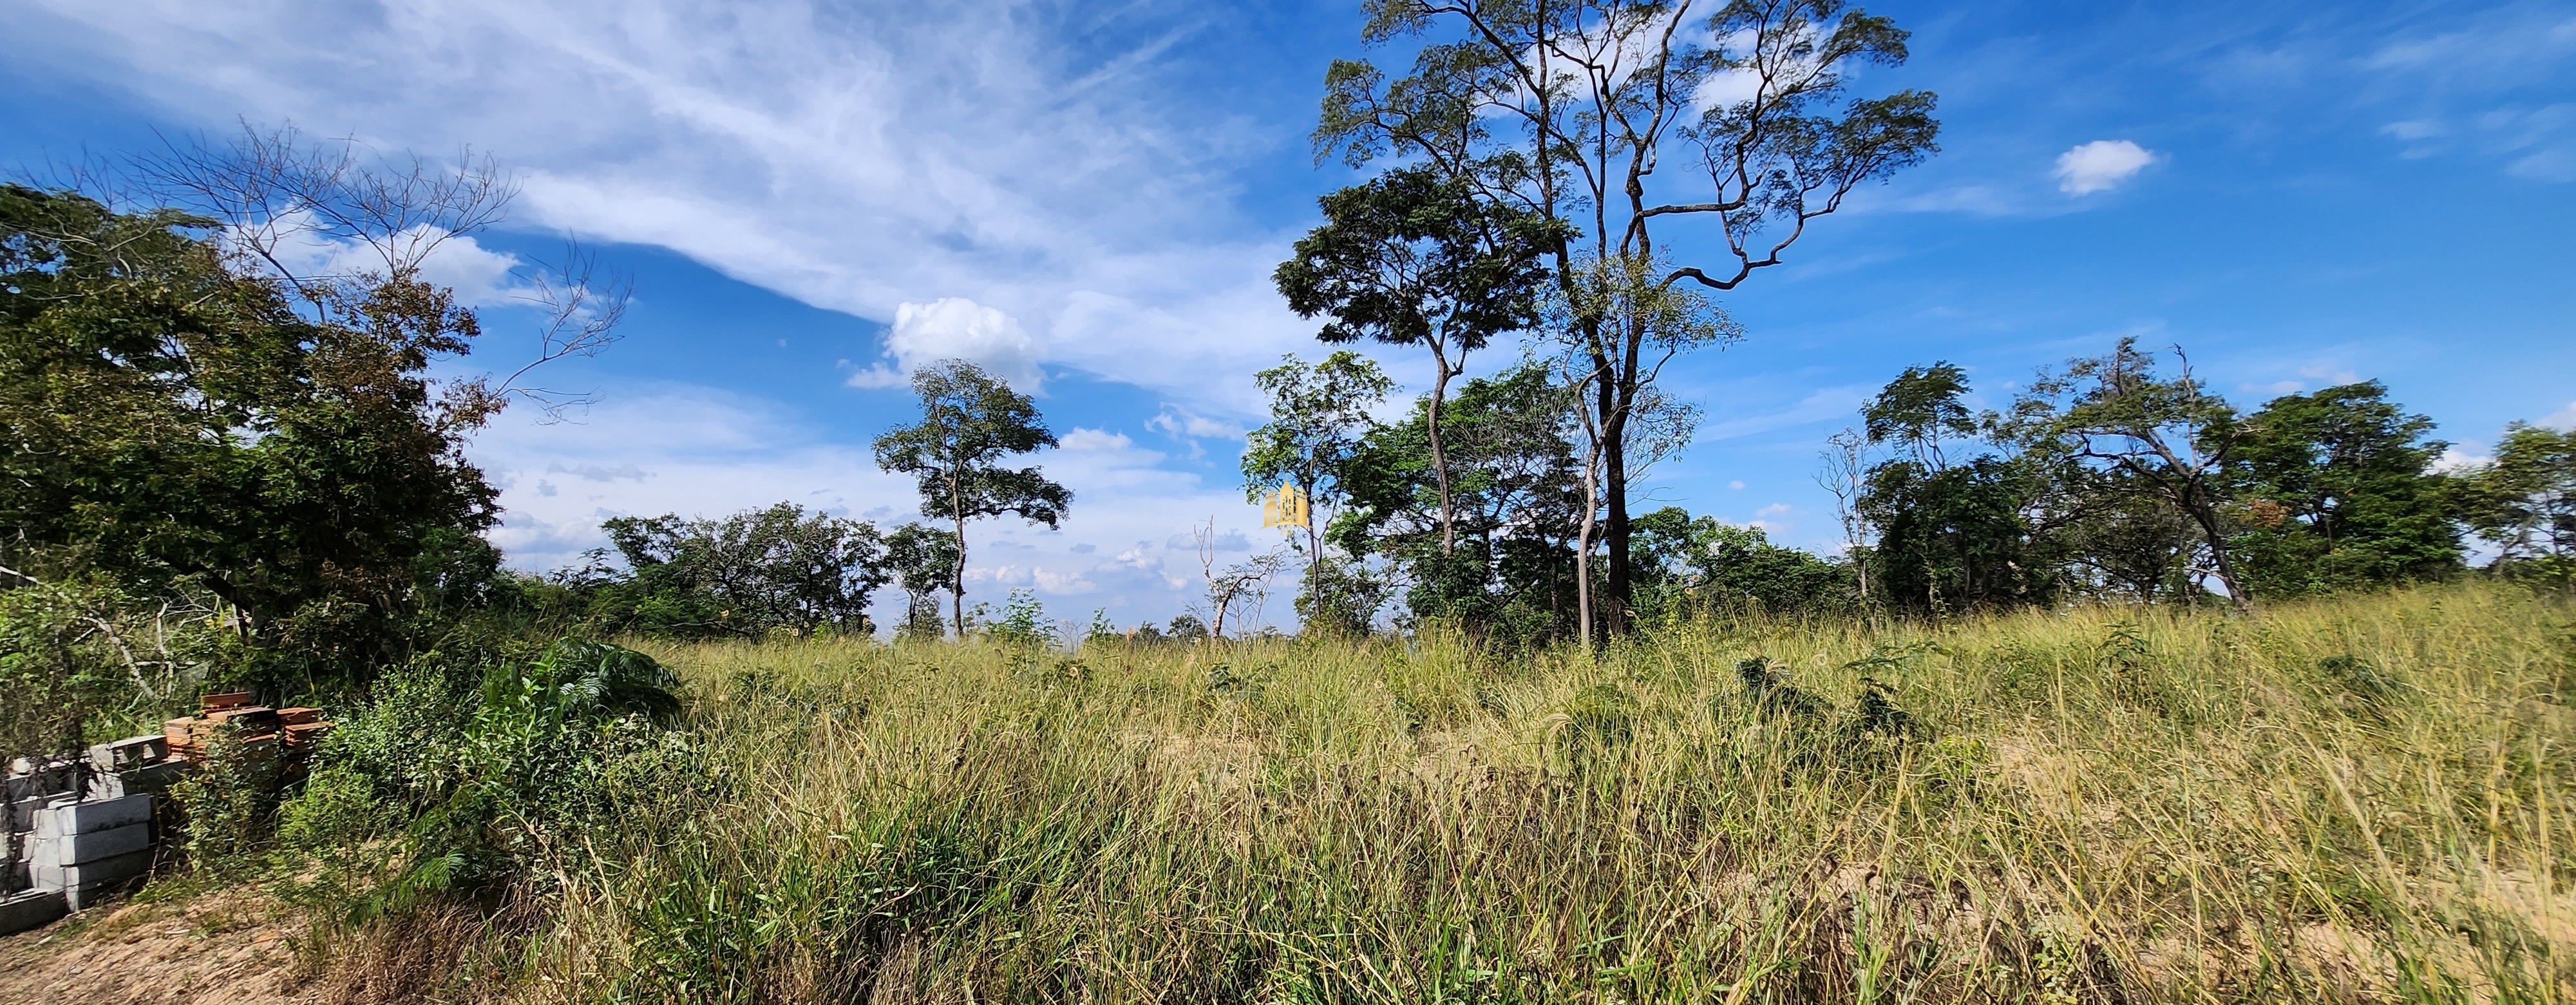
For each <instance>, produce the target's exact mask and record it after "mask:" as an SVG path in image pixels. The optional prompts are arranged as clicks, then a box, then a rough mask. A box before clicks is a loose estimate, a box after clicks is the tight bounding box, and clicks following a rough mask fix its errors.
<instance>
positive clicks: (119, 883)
mask: <svg viewBox="0 0 2576 1005" xmlns="http://www.w3.org/2000/svg"><path fill="white" fill-rule="evenodd" d="M142 885H143V876H142V875H141V874H140V873H138V874H136V875H132V876H127V877H125V878H122V879H109V880H101V881H99V882H96V883H91V884H88V885H86V886H74V887H67V888H65V889H64V890H63V906H65V907H68V908H71V909H72V910H75V911H86V910H89V909H90V908H93V907H97V906H99V905H101V904H105V903H107V902H108V901H109V900H111V899H114V898H116V897H121V896H124V895H125V894H126V893H128V892H131V891H132V890H134V889H135V888H136V887H140V886H142Z"/></svg>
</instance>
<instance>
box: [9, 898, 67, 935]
mask: <svg viewBox="0 0 2576 1005" xmlns="http://www.w3.org/2000/svg"><path fill="white" fill-rule="evenodd" d="M70 909H71V904H70V898H67V897H65V896H63V892H62V891H60V890H29V891H27V892H25V893H13V894H10V895H8V896H6V897H0V935H11V934H15V933H18V932H23V931H26V930H28V929H30V928H34V927H36V926H38V925H43V924H49V923H51V922H52V921H53V920H54V919H56V918H59V917H62V916H63V913H64V912H65V911H68V910H70Z"/></svg>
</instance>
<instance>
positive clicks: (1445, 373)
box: [1423, 341, 1466, 558]
mask: <svg viewBox="0 0 2576 1005" xmlns="http://www.w3.org/2000/svg"><path fill="white" fill-rule="evenodd" d="M1461 355H1462V357H1463V355H1464V354H1461ZM1431 367H1432V370H1431V372H1432V378H1431V408H1430V410H1429V411H1428V412H1426V413H1424V416H1423V428H1424V429H1425V430H1426V431H1428V432H1429V433H1430V434H1431V475H1432V477H1433V478H1434V479H1435V480H1437V481H1438V482H1439V483H1440V556H1441V557H1442V558H1447V557H1449V556H1451V555H1454V554H1457V551H1458V529H1457V504H1456V503H1455V502H1454V501H1453V500H1452V499H1451V498H1450V495H1449V455H1448V454H1447V453H1446V452H1444V451H1442V450H1441V449H1440V405H1441V403H1442V402H1444V401H1447V400H1448V398H1449V378H1450V377H1452V376H1454V375H1456V374H1457V373H1458V372H1459V370H1464V369H1466V360H1465V359H1464V358H1461V359H1460V360H1459V366H1458V370H1452V369H1450V368H1449V354H1448V353H1447V352H1444V351H1442V350H1441V348H1440V343H1438V342H1436V341H1435V342H1432V343H1431Z"/></svg>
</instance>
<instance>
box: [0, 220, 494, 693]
mask: <svg viewBox="0 0 2576 1005" xmlns="http://www.w3.org/2000/svg"><path fill="white" fill-rule="evenodd" d="M213 222H214V221H212V220H210V219H208V218H204V217H195V216H189V215H185V214H180V213H175V212H169V211H156V212H150V213H136V214H122V213H116V212H113V211H110V210H109V209H107V208H106V207H105V206H103V205H102V204H100V203H98V202H96V201H94V200H91V199H88V198H84V197H82V196H79V195H74V194H69V193H48V192H40V191H36V190H33V189H28V188H24V187H19V186H8V187H5V188H0V430H5V432H6V435H7V441H8V443H7V447H6V448H5V452H0V475H5V477H0V521H5V524H6V527H7V533H6V541H5V543H0V552H5V553H6V556H7V561H6V564H8V565H10V566H11V567H13V568H15V569H17V570H18V571H19V572H21V573H24V574H26V575H28V576H31V577H35V578H42V579H48V580H52V579H62V578H67V577H72V576H78V575H81V574H84V573H88V572H93V571H95V572H97V573H101V574H104V575H107V576H111V577H113V578H114V579H116V580H117V581H118V582H119V583H120V584H121V585H123V586H124V587H126V588H127V589H130V590H132V591H133V592H135V593H137V594H139V595H147V596H169V595H172V594H173V593H174V592H176V591H184V590H198V589H202V590H204V591H207V592H209V593H211V594H213V595H214V596H215V597H216V598H219V599H220V600H221V602H222V603H223V604H224V605H225V607H226V608H227V611H228V616H229V619H230V621H231V623H232V624H234V625H236V626H237V627H238V629H239V631H240V633H241V636H242V638H243V640H244V641H245V642H246V643H247V644H248V647H249V649H248V651H249V653H250V654H251V655H252V656H253V657H254V659H253V660H252V662H253V663H254V664H256V665H257V666H255V667H254V668H253V669H252V670H250V671H249V672H252V673H255V674H261V675H267V676H268V677H269V678H270V679H272V680H273V679H277V676H276V675H280V674H286V675H293V674H299V673H300V674H312V673H326V672H341V671H346V670H355V669H359V668H363V667H366V666H370V665H373V664H375V663H377V662H379V661H382V660H384V659H386V658H388V657H389V656H390V655H391V654H392V653H391V650H392V648H393V647H394V646H395V645H396V644H397V637H398V635H399V634H400V631H401V629H402V625H403V623H404V622H405V620H406V619H407V618H408V617H409V616H410V615H411V614H413V613H414V612H417V611H418V610H420V609H421V608H422V607H423V606H424V604H425V603H426V602H427V600H428V599H429V598H428V597H427V596H426V595H425V594H424V592H423V589H422V582H421V579H420V577H419V575H418V573H419V570H420V569H421V568H422V567H423V565H424V564H431V565H435V564H438V563H437V562H436V561H434V556H435V554H436V553H438V552H440V551H442V550H445V551H447V552H449V553H454V552H455V551H456V550H457V549H460V548H464V547H468V542H472V541H473V539H474V538H475V536H476V535H477V534H479V532H480V531H482V530H483V529H484V528H486V527H488V526H490V525H491V523H492V521H493V519H494V503H493V500H494V492H493V490H492V489H491V487H490V486H489V485H487V484H486V483H485V482H484V480H483V477H482V473H481V472H480V471H479V470H477V469H476V468H475V467H474V466H473V465H472V464H470V463H468V462H467V461H466V459H465V457H464V453H463V446H464V442H463V436H464V434H465V433H467V432H468V431H470V430H471V429H473V428H474V427H475V426H476V425H478V424H480V423H481V422H482V421H483V420H484V418H486V417H487V416H488V415H490V413H491V410H492V409H493V408H494V407H497V405H496V402H495V401H494V400H493V399H490V398H486V397H477V396H473V395H467V396H465V397H464V398H461V399H460V398H453V397H445V396H441V395H439V394H436V393H434V391H433V388H432V386H431V383H430V379H429V376H428V371H429V368H430V366H431V365H432V363H433V362H435V361H437V360H440V359H443V358H450V357H453V356H456V355H459V354H461V353H463V352H464V351H465V350H466V348H467V346H468V344H469V342H470V340H471V339H472V338H473V337H474V336H475V335H476V334H477V333H478V332H479V331H480V329H479V326H478V324H477V322H476V319H475V317H474V315H473V313H472V312H471V311H469V310H467V309H465V308H464V307H462V306H460V305H459V304H457V302H456V301H455V299H454V296H453V294H452V293H450V292H449V291H447V290H445V289H442V288H439V287H435V286H432V285H430V284H428V283H425V282H422V281H420V280H419V279H418V278H417V276H414V275H402V274H396V275H392V276H376V277H373V279H372V280H371V281H369V282H367V283H364V284H360V285H354V286H344V287H341V288H339V289H340V294H339V295H342V296H344V297H345V298H347V299H346V301H345V302H344V303H343V304H342V307H343V309H342V310H340V311H338V312H336V313H335V314H334V315H333V316H332V317H331V318H328V319H323V320H316V319H313V318H308V317H306V316H304V315H302V314H299V313H298V312H297V310H296V307H295V302H294V300H293V299H292V296H293V294H292V293H291V292H290V290H289V289H288V288H287V286H286V284H284V283H282V282H281V281H279V280H277V279H274V278H271V277H265V276H259V275H252V274H247V273H244V272H240V271H236V270H234V269H232V268H230V267H229V266H228V264H227V262H226V260H225V258H224V255H223V253H222V251H221V250H220V249H219V248H218V247H217V246H216V245H215V243H214V242H213V241H212V240H211V239H210V238H209V237H208V236H206V235H207V233H208V231H209V229H210V228H211V227H212V225H213ZM473 543H475V544H479V542H473ZM289 654H292V655H289ZM280 660H287V661H289V662H291V663H295V664H296V665H295V666H288V665H287V664H286V663H280V662H279V661H280ZM258 667H266V669H259V668H258Z"/></svg>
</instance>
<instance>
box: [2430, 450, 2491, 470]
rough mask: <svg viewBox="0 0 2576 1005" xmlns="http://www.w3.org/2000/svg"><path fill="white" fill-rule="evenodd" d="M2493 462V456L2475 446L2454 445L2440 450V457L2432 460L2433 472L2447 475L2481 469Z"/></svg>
mask: <svg viewBox="0 0 2576 1005" xmlns="http://www.w3.org/2000/svg"><path fill="white" fill-rule="evenodd" d="M2494 460H2495V455H2493V454H2489V453H2486V452H2485V451H2483V450H2480V449H2479V448H2478V446H2477V445H2476V444H2473V443H2454V444H2451V445H2450V446H2449V447H2446V448H2444V449H2443V450H2442V456H2440V457H2436V458H2434V459H2433V470H2435V471H2438V472H2441V473H2443V474H2449V473H2451V472H2454V471H2466V470H2468V469H2470V468H2476V467H2483V466H2485V465H2487V464H2489V463H2491V462H2493V461H2494Z"/></svg>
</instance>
